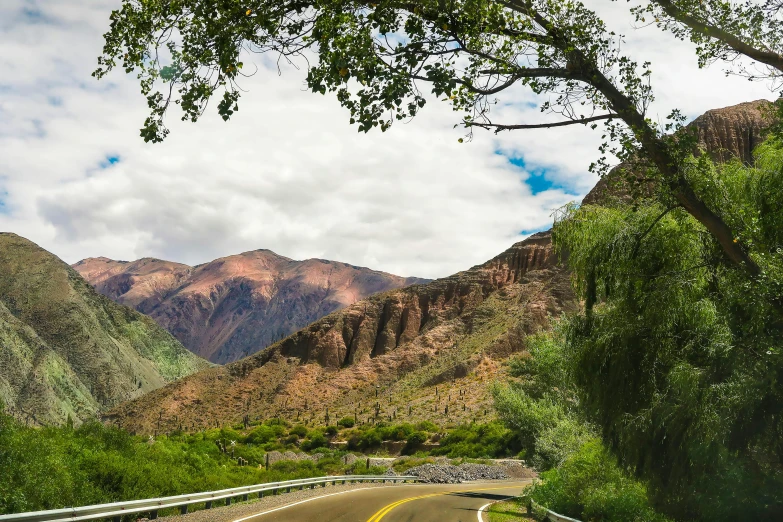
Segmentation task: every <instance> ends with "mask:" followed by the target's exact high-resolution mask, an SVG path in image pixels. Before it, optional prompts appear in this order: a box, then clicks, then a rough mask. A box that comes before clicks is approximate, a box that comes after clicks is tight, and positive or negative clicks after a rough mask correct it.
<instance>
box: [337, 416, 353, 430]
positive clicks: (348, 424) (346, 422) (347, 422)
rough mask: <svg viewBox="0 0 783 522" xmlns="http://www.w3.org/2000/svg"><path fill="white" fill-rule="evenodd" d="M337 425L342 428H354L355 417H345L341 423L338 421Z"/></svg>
mask: <svg viewBox="0 0 783 522" xmlns="http://www.w3.org/2000/svg"><path fill="white" fill-rule="evenodd" d="M337 425H338V426H340V427H342V428H353V427H354V425H355V421H354V418H353V417H343V418H342V419H340V420H339V421H337Z"/></svg>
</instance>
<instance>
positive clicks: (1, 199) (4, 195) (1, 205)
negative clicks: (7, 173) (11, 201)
mask: <svg viewBox="0 0 783 522" xmlns="http://www.w3.org/2000/svg"><path fill="white" fill-rule="evenodd" d="M7 200H8V191H5V190H2V189H0V214H10V213H11V211H10V210H9V208H8V205H7V204H6V201H7Z"/></svg>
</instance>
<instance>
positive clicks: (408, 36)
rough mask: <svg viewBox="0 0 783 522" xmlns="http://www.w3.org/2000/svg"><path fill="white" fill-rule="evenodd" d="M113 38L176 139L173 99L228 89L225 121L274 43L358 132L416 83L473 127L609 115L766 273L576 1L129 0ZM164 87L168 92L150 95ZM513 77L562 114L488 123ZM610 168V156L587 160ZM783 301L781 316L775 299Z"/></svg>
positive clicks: (105, 58)
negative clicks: (248, 66)
mask: <svg viewBox="0 0 783 522" xmlns="http://www.w3.org/2000/svg"><path fill="white" fill-rule="evenodd" d="M403 35H404V36H403ZM105 39H106V42H105V46H104V49H103V55H102V56H101V57H100V58H99V68H98V69H97V70H96V71H95V73H94V75H95V76H96V77H98V78H101V77H103V76H104V75H105V74H106V73H107V72H108V71H110V70H111V69H112V68H114V67H115V66H117V65H118V64H121V65H122V67H123V68H124V69H125V71H126V72H133V71H137V73H138V77H139V79H140V83H141V89H142V92H143V93H144V94H145V95H146V96H147V100H148V103H149V106H150V108H151V111H152V112H151V115H150V117H149V118H148V119H147V120H146V122H145V125H144V127H143V129H142V131H141V134H142V136H143V137H144V139H145V140H147V141H152V142H158V141H161V140H163V139H164V138H165V136H166V135H167V134H168V132H169V131H168V129H167V128H166V127H165V125H164V123H163V117H164V115H165V114H166V112H167V110H168V108H169V107H170V106H171V105H172V104H178V105H180V107H181V108H182V110H183V111H184V115H183V119H185V120H192V121H196V120H197V119H198V118H199V116H200V115H201V114H202V112H203V111H204V109H205V108H206V105H207V102H208V101H209V100H210V98H212V97H213V96H214V95H215V94H216V93H218V92H220V91H222V98H221V100H220V102H219V103H218V112H219V113H220V114H221V115H222V117H223V118H224V119H229V118H230V117H231V115H232V114H233V113H234V112H235V111H236V110H238V100H239V96H240V91H239V86H238V85H237V81H238V80H239V79H240V78H241V76H242V74H243V73H242V70H243V67H244V62H243V61H242V59H243V58H242V56H244V55H246V54H252V53H267V52H272V53H275V54H276V55H277V56H278V58H279V59H282V60H286V59H289V60H290V59H294V58H296V57H304V56H305V55H306V53H307V52H312V53H315V54H316V55H317V57H318V61H317V63H316V64H315V65H312V66H311V67H310V68H309V72H308V77H307V82H308V85H309V87H310V88H311V89H312V90H313V91H314V92H320V93H322V94H323V93H326V92H327V91H332V92H336V94H337V99H338V100H339V102H340V103H341V104H342V105H343V106H345V107H346V108H347V109H349V111H350V114H351V119H350V121H351V123H356V124H357V125H358V128H359V130H360V131H364V132H367V131H369V130H370V129H371V128H374V127H380V128H381V130H386V129H387V128H388V127H389V126H390V125H391V124H392V122H393V121H394V120H402V119H406V118H409V117H413V116H415V115H416V113H417V112H418V111H419V110H420V109H421V108H422V107H423V106H424V105H425V99H424V97H423V95H422V91H421V90H420V86H421V84H429V85H430V89H431V91H432V92H433V93H434V94H435V95H437V96H439V97H443V98H444V99H446V100H449V101H450V102H451V103H452V104H453V105H454V108H455V109H457V110H459V111H462V112H463V113H464V114H463V118H462V120H461V122H460V123H461V124H462V125H464V126H465V127H466V129H467V130H468V136H470V132H471V131H472V130H473V129H474V128H477V127H478V128H484V129H493V130H495V131H496V132H499V131H502V130H513V129H531V128H546V127H553V126H561V125H573V124H585V125H586V124H590V125H591V126H592V127H594V128H595V127H596V126H597V123H596V122H598V121H603V123H604V125H605V127H606V130H605V134H604V136H605V137H606V139H607V141H606V142H605V143H604V144H603V145H602V147H601V151H602V152H603V153H607V152H611V153H614V154H615V155H616V156H618V157H619V158H620V159H621V160H624V161H629V160H633V161H634V164H635V170H636V171H637V172H640V171H641V172H643V173H644V175H643V176H642V177H643V179H645V180H647V181H653V182H655V183H657V184H659V185H660V186H661V187H663V188H664V189H665V190H666V191H667V193H668V195H669V196H670V197H671V198H673V200H674V201H675V202H676V204H677V205H679V206H681V207H682V208H683V209H685V210H686V211H687V212H688V213H689V214H691V215H692V216H693V217H694V218H695V219H697V220H698V221H699V222H700V223H701V224H702V225H703V226H704V227H705V228H706V229H707V230H708V231H709V232H710V234H711V235H712V236H713V238H714V239H715V241H716V242H717V243H718V244H719V245H720V248H721V249H722V251H723V253H724V256H725V259H726V261H727V262H728V263H729V264H732V265H734V266H738V267H742V269H743V270H744V271H745V273H746V274H747V275H748V276H749V277H751V278H757V277H759V276H760V275H761V269H760V267H759V265H758V264H757V262H756V261H755V259H754V257H753V256H752V255H751V252H752V249H751V246H750V245H747V244H745V243H743V242H742V241H740V240H739V239H738V235H737V234H736V233H735V231H734V230H732V229H731V227H729V226H728V224H727V223H726V221H725V220H724V219H723V218H722V216H721V215H720V211H719V209H711V208H710V207H709V206H708V205H706V204H705V203H704V201H703V200H702V198H701V196H700V195H699V194H698V193H697V192H696V191H694V189H693V187H692V186H691V183H690V182H689V180H688V176H687V173H686V172H685V171H684V170H683V169H682V167H681V165H682V164H683V160H684V158H685V157H687V155H688V153H690V150H691V149H692V148H693V140H692V139H687V136H684V135H680V136H679V138H677V139H674V138H672V137H670V136H667V135H666V134H665V133H666V132H667V131H671V130H673V129H675V128H678V127H679V126H680V125H681V122H682V117H681V116H680V115H679V114H678V113H677V112H674V113H673V114H672V115H671V121H670V123H669V124H667V125H666V127H665V128H663V129H662V128H659V127H657V126H656V125H655V124H654V123H653V122H652V121H651V120H650V119H648V118H647V115H646V111H647V108H648V106H649V103H650V102H651V100H652V99H653V94H652V90H651V87H650V83H649V80H650V74H651V72H650V69H649V64H647V63H644V64H642V65H641V66H640V65H639V64H638V63H637V62H635V61H634V60H632V59H631V58H629V57H627V56H625V55H623V54H622V53H621V51H620V39H621V36H620V35H618V34H615V33H614V32H611V31H609V30H608V29H607V28H606V27H605V24H604V23H603V21H602V20H601V19H600V18H599V17H598V16H597V15H596V14H595V13H593V12H592V11H590V10H589V9H587V8H586V7H585V6H584V5H583V4H582V3H580V2H578V1H575V0H569V1H565V2H564V1H560V0H412V1H400V0H377V1H374V0H373V1H372V2H371V3H365V2H362V1H354V0H250V1H246V2H240V1H238V0H225V1H221V2H215V1H213V0H145V1H143V2H142V1H140V0H124V2H123V5H122V8H121V9H120V10H118V11H114V12H113V13H112V15H111V29H110V31H109V32H108V33H106V35H105ZM164 57H165V60H164ZM164 61H165V63H166V65H164ZM158 82H162V84H163V85H164V86H166V87H167V90H166V91H165V94H164V93H161V92H160V91H157V90H154V89H155V88H156V85H157V84H158ZM515 86H524V87H527V88H529V89H531V90H532V91H533V92H535V93H537V94H548V95H550V97H551V101H547V102H545V103H544V104H543V105H542V107H541V109H542V111H544V112H547V113H551V114H554V115H558V116H560V117H562V119H560V120H559V121H555V122H552V123H546V124H524V123H523V124H516V123H498V122H496V121H494V120H493V119H492V114H491V108H492V106H493V105H494V102H495V96H498V95H501V94H508V95H513V90H511V89H512V87H515ZM607 168H608V163H607V161H606V159H605V158H602V159H601V160H599V161H598V162H596V163H594V164H593V165H592V166H591V169H593V170H597V171H598V172H602V173H603V172H605V171H606V170H607ZM634 179H635V178H634ZM776 306H778V307H779V308H780V309H781V312H782V313H783V304H780V302H779V299H777V300H776Z"/></svg>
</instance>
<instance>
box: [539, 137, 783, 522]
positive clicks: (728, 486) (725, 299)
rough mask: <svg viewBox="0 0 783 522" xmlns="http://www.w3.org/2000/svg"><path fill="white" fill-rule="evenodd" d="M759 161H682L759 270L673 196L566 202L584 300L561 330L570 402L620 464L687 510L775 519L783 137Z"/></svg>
mask: <svg viewBox="0 0 783 522" xmlns="http://www.w3.org/2000/svg"><path fill="white" fill-rule="evenodd" d="M756 154H757V165H756V166H755V167H748V166H744V165H741V164H740V163H732V164H727V165H721V166H715V165H713V164H712V163H711V162H710V161H709V160H708V159H707V158H706V157H702V158H700V159H693V160H691V161H689V162H688V163H687V164H686V166H685V170H686V171H687V173H688V174H687V175H688V178H689V180H690V182H691V183H692V184H693V186H694V187H696V190H697V191H698V192H699V194H700V195H701V197H703V198H704V200H705V201H707V202H709V204H710V205H712V206H713V207H714V208H720V209H721V216H722V218H723V219H724V220H726V222H727V223H730V226H731V227H732V228H733V229H734V230H735V231H737V232H736V233H737V238H736V241H743V242H745V243H746V244H749V245H753V256H754V260H755V261H756V263H758V265H759V267H760V272H761V276H760V277H758V278H755V279H748V278H747V277H745V275H744V274H743V273H742V272H741V271H740V270H738V269H737V268H736V267H734V266H732V265H730V264H728V263H726V262H725V257H724V256H723V255H722V254H721V249H720V247H719V245H718V244H717V243H716V241H715V239H714V238H713V237H712V236H711V235H710V234H709V233H708V232H707V231H706V230H705V228H704V227H703V226H701V224H700V223H698V222H697V221H696V220H694V219H693V217H692V216H691V215H689V214H688V213H687V212H685V211H683V209H682V208H681V207H680V206H679V205H677V203H676V201H667V200H666V198H662V197H659V198H656V199H655V200H649V201H647V202H645V203H642V204H640V205H638V206H636V207H631V206H616V207H614V208H606V207H598V206H583V207H581V208H577V207H570V208H568V209H566V211H565V212H564V214H563V215H562V216H561V219H560V220H559V221H558V222H557V223H556V225H555V228H554V240H555V243H556V245H557V248H559V249H560V250H561V251H566V250H567V251H568V253H569V265H570V267H571V268H572V269H573V270H574V281H575V283H576V287H577V289H578V291H579V293H580V295H581V296H582V297H583V298H584V300H585V303H586V307H585V311H584V313H583V314H581V315H579V316H577V317H575V318H574V319H573V320H572V321H571V322H570V326H569V331H568V333H567V336H566V337H567V341H566V343H567V351H568V354H569V359H570V363H569V364H570V366H571V367H572V369H573V379H574V381H575V383H576V388H577V390H578V395H579V401H580V405H581V407H582V408H584V410H585V411H586V412H587V413H588V416H589V417H590V418H591V419H592V420H593V421H594V422H595V423H596V425H598V426H599V427H600V429H601V431H602V434H603V437H604V440H605V441H606V442H607V444H609V445H610V446H611V447H612V448H613V449H614V451H615V452H616V454H617V455H618V456H619V457H620V458H621V461H622V462H623V464H625V465H627V466H629V467H630V468H631V469H633V470H635V471H636V472H637V473H639V474H640V475H641V476H643V477H645V478H646V479H648V480H649V481H650V484H651V485H652V487H653V490H654V491H656V492H657V500H658V503H659V506H660V507H661V508H662V509H664V510H665V511H667V512H668V513H670V514H671V515H674V516H675V517H676V518H678V519H683V520H726V521H728V520H770V521H771V520H783V336H781V334H780V331H781V330H780V318H779V314H778V313H777V311H776V309H775V308H774V307H773V306H771V305H770V296H775V295H780V292H781V288H782V287H783V142H781V141H779V140H772V139H770V140H768V141H767V142H766V143H765V144H764V145H762V146H761V147H759V148H758V149H757V151H756Z"/></svg>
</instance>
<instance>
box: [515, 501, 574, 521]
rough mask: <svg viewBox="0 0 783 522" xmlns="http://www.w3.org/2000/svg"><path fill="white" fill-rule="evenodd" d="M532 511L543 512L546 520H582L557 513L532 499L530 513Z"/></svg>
mask: <svg viewBox="0 0 783 522" xmlns="http://www.w3.org/2000/svg"><path fill="white" fill-rule="evenodd" d="M531 512H539V513H542V514H543V515H544V517H545V518H544V520H550V521H551V522H581V521H580V520H577V519H575V518H571V517H567V516H565V515H561V514H560V513H555V512H554V511H552V510H551V509H548V508H545V507H544V506H542V505H541V504H537V503H536V502H535V501H533V500H531V501H530V504H528V514H531Z"/></svg>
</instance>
